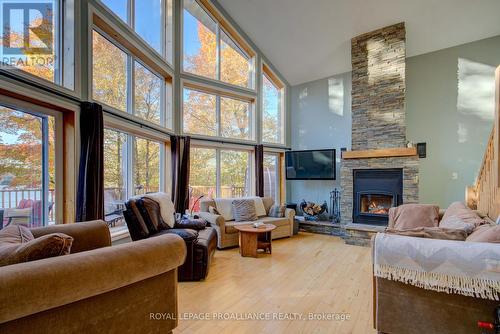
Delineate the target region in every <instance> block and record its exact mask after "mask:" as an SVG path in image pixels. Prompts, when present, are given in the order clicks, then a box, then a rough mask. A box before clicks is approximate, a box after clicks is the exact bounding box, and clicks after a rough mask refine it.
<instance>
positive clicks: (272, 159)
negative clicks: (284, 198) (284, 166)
mask: <svg viewBox="0 0 500 334" xmlns="http://www.w3.org/2000/svg"><path fill="white" fill-rule="evenodd" d="M280 178H281V173H280V155H279V154H278V153H264V196H266V197H272V198H274V201H275V202H276V203H279V202H280V185H281V179H280Z"/></svg>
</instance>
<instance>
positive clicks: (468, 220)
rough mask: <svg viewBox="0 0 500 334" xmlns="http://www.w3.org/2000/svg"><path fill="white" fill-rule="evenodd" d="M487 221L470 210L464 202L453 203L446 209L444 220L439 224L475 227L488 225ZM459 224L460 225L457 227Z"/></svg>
mask: <svg viewBox="0 0 500 334" xmlns="http://www.w3.org/2000/svg"><path fill="white" fill-rule="evenodd" d="M486 223H487V221H486V220H484V219H483V218H481V217H479V215H478V214H477V213H476V212H474V211H473V210H471V209H469V208H468V207H467V206H466V205H465V204H464V203H462V202H454V203H452V204H451V205H450V206H449V207H448V209H446V211H445V213H444V215H443V219H442V220H441V222H440V223H439V226H442V227H447V226H455V227H456V226H459V225H462V226H465V227H467V226H474V227H477V226H479V225H483V224H486ZM457 224H459V225H457Z"/></svg>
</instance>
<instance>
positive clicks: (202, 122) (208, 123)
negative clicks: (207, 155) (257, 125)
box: [183, 87, 255, 140]
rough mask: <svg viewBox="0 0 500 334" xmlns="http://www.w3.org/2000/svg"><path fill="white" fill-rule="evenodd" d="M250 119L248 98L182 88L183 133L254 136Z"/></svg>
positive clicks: (251, 107)
mask: <svg viewBox="0 0 500 334" xmlns="http://www.w3.org/2000/svg"><path fill="white" fill-rule="evenodd" d="M253 123H254V117H253V104H252V103H251V102H250V101H248V100H247V101H245V100H243V99H238V98H232V97H226V96H221V95H218V94H212V93H208V92H203V91H202V90H199V89H192V88H189V87H185V88H184V92H183V132H184V133H187V134H193V135H201V136H209V137H223V138H230V139H238V140H254V138H255V137H254V132H253Z"/></svg>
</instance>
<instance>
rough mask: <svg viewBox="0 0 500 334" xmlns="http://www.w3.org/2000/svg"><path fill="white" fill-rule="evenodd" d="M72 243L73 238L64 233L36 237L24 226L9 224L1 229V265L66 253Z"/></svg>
mask: <svg viewBox="0 0 500 334" xmlns="http://www.w3.org/2000/svg"><path fill="white" fill-rule="evenodd" d="M72 244H73V238H72V237H70V236H68V235H66V234H63V233H52V234H47V235H44V236H41V237H39V238H36V239H35V238H34V237H33V235H32V234H31V232H30V231H29V229H27V228H26V227H24V226H8V227H6V228H4V229H3V230H2V231H0V266H7V265H11V264H16V263H22V262H29V261H36V260H41V259H45V258H50V257H55V256H59V255H66V254H69V253H70V251H71V245H72Z"/></svg>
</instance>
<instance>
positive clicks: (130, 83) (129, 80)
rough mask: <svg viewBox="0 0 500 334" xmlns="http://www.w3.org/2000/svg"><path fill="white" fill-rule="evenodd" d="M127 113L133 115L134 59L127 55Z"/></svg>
mask: <svg viewBox="0 0 500 334" xmlns="http://www.w3.org/2000/svg"><path fill="white" fill-rule="evenodd" d="M127 72H128V73H127V90H128V92H127V96H128V98H127V104H128V106H127V108H126V109H127V113H129V114H132V115H135V84H134V83H135V60H134V58H133V57H132V56H131V55H128V56H127Z"/></svg>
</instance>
